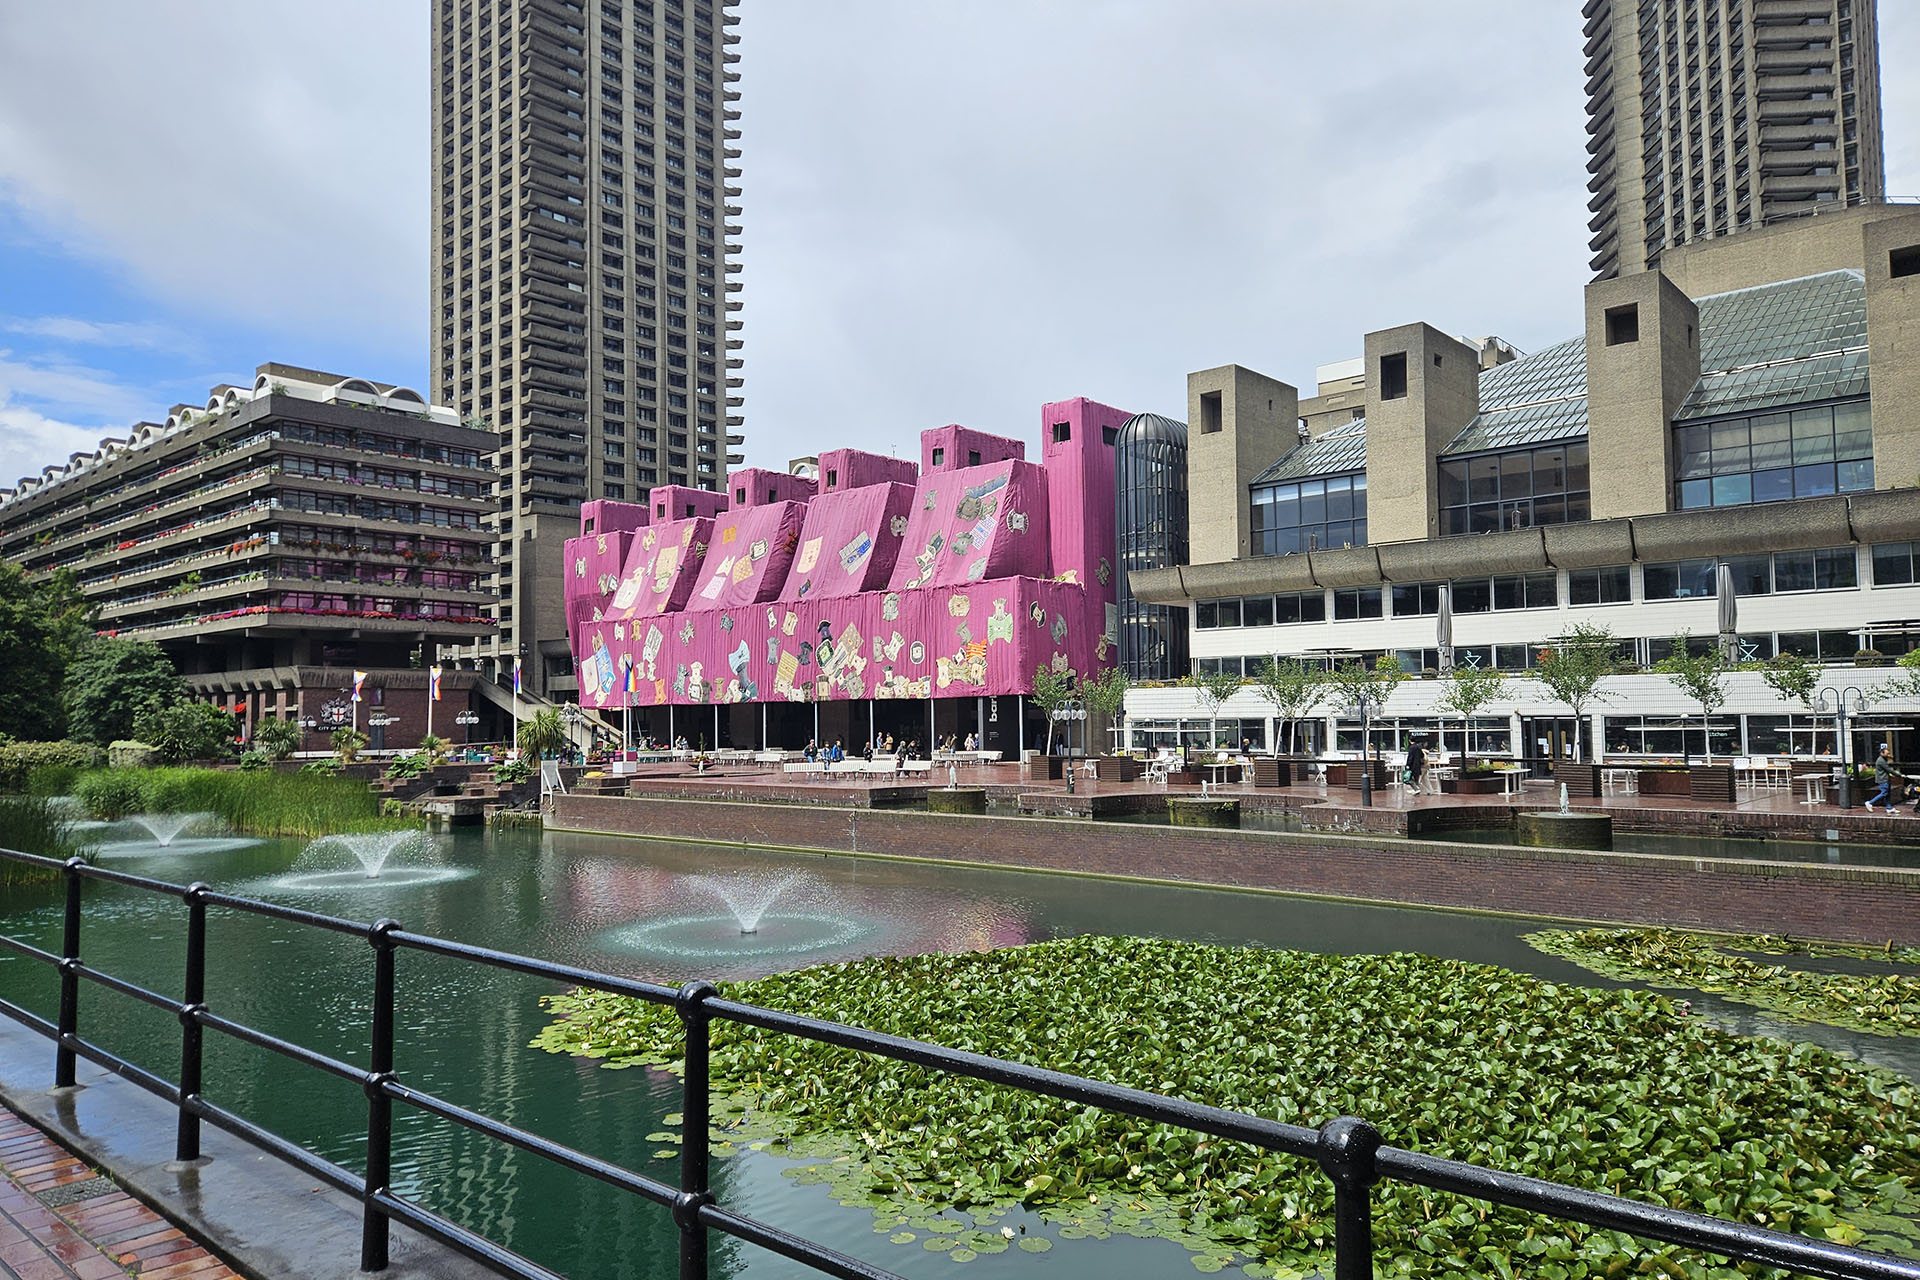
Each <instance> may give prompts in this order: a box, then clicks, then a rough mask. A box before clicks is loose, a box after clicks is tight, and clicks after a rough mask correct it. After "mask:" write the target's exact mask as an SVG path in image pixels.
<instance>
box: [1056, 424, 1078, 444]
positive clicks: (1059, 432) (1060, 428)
mask: <svg viewBox="0 0 1920 1280" xmlns="http://www.w3.org/2000/svg"><path fill="white" fill-rule="evenodd" d="M1072 438H1073V426H1072V424H1071V423H1066V422H1056V423H1054V424H1053V442H1054V443H1055V444H1065V443H1066V442H1067V441H1068V440H1071V439H1072Z"/></svg>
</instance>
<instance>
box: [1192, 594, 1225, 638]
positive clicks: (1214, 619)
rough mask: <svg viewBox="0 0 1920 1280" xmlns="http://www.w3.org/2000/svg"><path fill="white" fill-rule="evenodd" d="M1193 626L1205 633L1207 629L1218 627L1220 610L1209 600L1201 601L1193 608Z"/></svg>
mask: <svg viewBox="0 0 1920 1280" xmlns="http://www.w3.org/2000/svg"><path fill="white" fill-rule="evenodd" d="M1193 625H1194V627H1195V628H1196V629H1198V630H1201V631H1205V630H1206V629H1207V628H1209V627H1217V626H1219V625H1220V610H1219V608H1218V607H1217V606H1216V605H1215V604H1214V602H1213V601H1211V600H1202V601H1200V602H1199V603H1198V604H1196V605H1194V607H1193Z"/></svg>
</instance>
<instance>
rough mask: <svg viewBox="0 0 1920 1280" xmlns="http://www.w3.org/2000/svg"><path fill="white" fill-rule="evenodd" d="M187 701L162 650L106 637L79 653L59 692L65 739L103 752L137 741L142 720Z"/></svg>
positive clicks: (184, 688) (184, 689) (146, 642)
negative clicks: (137, 725) (110, 746)
mask: <svg viewBox="0 0 1920 1280" xmlns="http://www.w3.org/2000/svg"><path fill="white" fill-rule="evenodd" d="M186 696H187V686H186V683H185V682H184V681H183V680H181V679H180V675H179V673H178V672H177V671H175V670H174V667H173V659H171V658H169V657H167V655H166V653H165V652H163V651H162V650H161V648H160V646H159V645H157V644H154V643H153V642H152V641H150V640H112V639H107V638H105V637H101V638H97V639H95V640H93V641H92V642H91V643H89V644H88V645H87V646H86V647H85V648H83V649H81V650H80V652H79V654H78V655H77V656H76V657H75V658H74V660H73V661H72V662H71V663H70V664H68V666H67V674H66V679H65V680H64V681H63V682H62V683H61V688H60V701H61V705H62V707H63V709H64V710H65V712H66V717H67V736H68V737H69V738H72V739H74V740H75V741H78V742H91V743H93V744H95V745H96V746H102V747H104V746H106V745H107V744H108V743H111V742H117V741H120V740H121V739H123V738H131V737H133V736H134V735H133V726H134V724H135V723H136V722H138V721H139V720H140V719H141V717H143V716H146V715H148V714H149V713H151V712H155V711H161V710H164V709H165V708H167V707H170V706H172V705H173V704H174V703H176V702H181V701H183V700H185V698H186Z"/></svg>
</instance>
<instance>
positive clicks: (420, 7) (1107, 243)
mask: <svg viewBox="0 0 1920 1280" xmlns="http://www.w3.org/2000/svg"><path fill="white" fill-rule="evenodd" d="M741 11H742V14H743V21H742V26H741V33H742V36H743V40H742V43H741V45H740V46H739V47H740V51H741V53H742V55H743V61H742V63H741V64H740V67H741V70H742V72H743V74H744V77H745V78H744V80H743V82H742V85H741V88H742V91H743V93H744V101H743V103H742V110H743V112H744V119H743V121H742V128H743V129H744V132H745V138H744V141H743V144H742V145H743V148H744V150H745V157H744V160H743V161H742V164H743V167H744V169H745V174H746V176H745V178H744V179H743V182H742V185H743V186H744V187H745V189H746V194H745V197H744V199H743V201H742V203H743V204H744V205H745V209H746V213H745V216H744V219H743V221H744V224H745V227H746V232H745V236H744V242H745V246H746V253H745V261H746V271H745V274H744V279H745V281H746V290H745V292H744V294H743V295H742V297H743V300H744V301H745V303H746V309H745V311H744V312H743V313H742V314H743V316H744V318H745V320H746V325H747V327H746V330H745V332H744V337H745V339H746V343H747V345H746V348H745V352H744V354H745V357H746V360H747V366H746V377H747V386H746V396H747V405H746V410H745V412H746V415H747V427H746V431H747V438H748V444H747V448H746V451H747V455H748V459H749V461H751V462H755V463H759V464H763V465H774V466H778V465H780V464H782V463H783V462H784V461H785V460H786V459H787V458H789V457H792V456H795V455H798V454H803V453H815V452H818V451H820V450H822V449H827V448H833V447H836V446H839V445H845V444H852V445H858V446H861V447H866V448H871V449H877V450H880V451H883V452H884V451H887V450H889V449H892V448H896V447H897V448H899V449H901V450H902V451H904V452H912V451H913V450H914V448H915V446H914V444H913V438H914V433H916V432H918V431H920V430H922V429H923V428H926V427H930V426H937V425H940V424H942V423H946V422H961V423H966V424H968V425H970V426H975V427H980V428H983V429H986V430H992V431H998V432H1002V433H1007V434H1017V435H1021V436H1024V437H1026V438H1028V439H1029V440H1035V439H1037V436H1038V428H1039V413H1038V410H1039V406H1040V404H1042V403H1043V402H1045V401H1047V400H1051V399H1060V398H1064V397H1068V396H1074V395H1087V396H1092V397H1094V398H1096V399H1100V400H1104V401H1106V402H1108V403H1111V404H1116V405H1120V406H1122V407H1124V408H1127V409H1134V410H1138V409H1153V410H1158V411H1160V412H1166V413H1171V414H1174V415H1175V416H1183V415H1184V411H1185V375H1186V373H1187V372H1188V371H1189V370H1191V369H1197V368H1203V367H1206V366H1210V365H1216V364H1224V363H1227V362H1229V361H1237V362H1240V363H1243V364H1247V365H1251V366H1253V367H1255V368H1258V369H1261V370H1262V371H1265V372H1268V373H1271V374H1273V375H1275V376H1278V377H1282V378H1285V379H1287V380H1288V381H1292V382H1295V383H1297V384H1300V385H1308V384H1310V383H1311V380H1312V376H1313V367H1314V366H1315V365H1316V364H1319V363H1323V362H1327V361H1332V360H1339V359H1343V358H1346V357H1349V356H1351V355H1355V354H1358V349H1359V341H1360V335H1361V334H1363V333H1364V332H1366V331H1367V330H1369V329H1376V328H1382V327H1385V326H1388V325H1393V324H1400V323H1404V322H1407V321H1410V320H1415V319H1424V320H1428V321H1431V322H1432V323H1434V324H1436V325H1439V326H1440V327H1442V328H1445V329H1448V330H1450V331H1453V332H1456V333H1463V334H1474V335H1478V334H1485V333H1497V334H1499V335H1501V336H1503V337H1505V338H1507V339H1508V340H1510V341H1512V342H1514V343H1516V344H1517V345H1519V346H1520V347H1521V348H1522V349H1533V348H1535V347H1538V346H1541V345H1544V344H1546V343H1548V342H1551V341H1555V340H1557V339H1559V338H1563V337H1566V336H1569V335H1570V334H1572V333H1574V332H1575V331H1576V330H1577V329H1578V327H1579V306H1580V293H1579V290H1580V286H1581V284H1582V283H1584V281H1585V279H1586V270H1585V263H1586V249H1585V243H1586V231H1585V216H1586V214H1585V207H1584V206H1585V198H1586V192H1585V189H1584V181H1585V173H1584V170H1583V169H1582V163H1583V161H1584V152H1583V151H1582V142H1583V136H1582V116H1581V110H1582V100H1581V96H1580V86H1581V74H1580V50H1579V45H1580V38H1579V19H1578V16H1577V12H1578V4H1577V3H1576V0H1489V2H1483V3H1477V4H1468V3H1466V2H1465V0H1457V2H1452V3H1439V4H1434V3H1415V2H1414V0H1344V2H1343V3H1341V4H1338V5H1332V4H1327V3H1325V2H1324V0H1311V2H1309V0H1156V2H1154V3H1148V2H1147V0H967V2H966V3H945V4H928V3H905V2H903V0H744V3H743V5H742V7H741ZM1881 24H1882V32H1881V51H1880V57H1881V64H1882V66H1883V68H1898V67H1901V66H1907V67H1911V66H1914V65H1917V64H1920V6H1915V5H1913V4H1911V3H1909V2H1908V0H1893V2H1892V3H1888V4H1884V5H1882V7H1881ZM426 50H427V17H426V13H425V5H424V4H423V3H420V0H413V2H411V3H400V2H397V0H329V2H328V3H327V4H325V5H319V6H316V5H312V4H308V3H297V2H296V0H171V2H170V3H165V4H153V3H147V2H145V0H63V2H62V3H60V4H58V5H39V4H0V484H4V483H10V482H11V480H12V478H13V477H16V476H19V475H22V474H24V473H26V472H28V471H37V470H38V469H39V468H40V467H41V466H42V465H44V464H45V463H47V462H51V461H59V460H64V459H65V457H66V455H67V454H68V453H69V452H71V451H72V450H74V449H77V448H83V447H90V446H91V445H92V444H93V443H94V442H95V441H96V440H97V439H98V438H99V437H100V436H101V435H102V434H107V433H113V432H117V431H119V430H121V429H123V428H124V427H125V426H126V425H127V424H128V423H130V422H133V421H136V420H139V419H141V418H148V419H153V418H161V417H164V416H165V413H166V410H167V409H168V407H169V406H171V405H172V404H174V403H176V402H178V401H193V400H196V399H204V397H205V395H206V389H207V387H209V386H211V385H213V384H215V383H219V382H226V381H233V382H245V381H249V380H250V379H251V373H252V369H253V367H254V366H255V365H256V364H258V363H260V362H262V361H265V360H283V361H287V362H290V363H296V364H306V365H312V366H317V367H320V368H329V369H334V370H337V371H339V372H343V373H356V374H361V375H363V376H367V377H372V378H375V379H379V380H382V381H390V382H404V383H409V384H413V385H418V386H423V387H424V385H425V383H426V338H425V335H426V329H427V325H426V317H427V292H428V287H427V280H426V275H427V246H428V203H427V194H428V188H427V182H426V178H425V171H426V169H425V166H426V161H427V148H428V136H427V135H428V115H427V112H428V103H427V52H426ZM1884 87H1885V98H1886V102H1885V123H1886V132H1887V137H1888V145H1887V159H1888V172H1889V190H1890V191H1891V192H1893V193H1894V194H1900V195H1909V196H1920V77H1913V76H1904V77H1903V76H1899V75H1897V74H1892V73H1888V74H1886V75H1885V77H1884Z"/></svg>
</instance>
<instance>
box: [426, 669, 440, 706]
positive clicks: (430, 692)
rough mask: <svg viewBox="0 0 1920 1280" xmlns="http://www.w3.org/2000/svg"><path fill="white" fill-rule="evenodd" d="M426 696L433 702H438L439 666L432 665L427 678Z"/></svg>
mask: <svg viewBox="0 0 1920 1280" xmlns="http://www.w3.org/2000/svg"><path fill="white" fill-rule="evenodd" d="M427 696H428V697H429V698H432V699H433V700H434V701H435V702H438V701H440V664H439V663H437V662H436V663H434V664H433V671H432V672H431V673H430V674H429V675H428V677H427Z"/></svg>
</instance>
